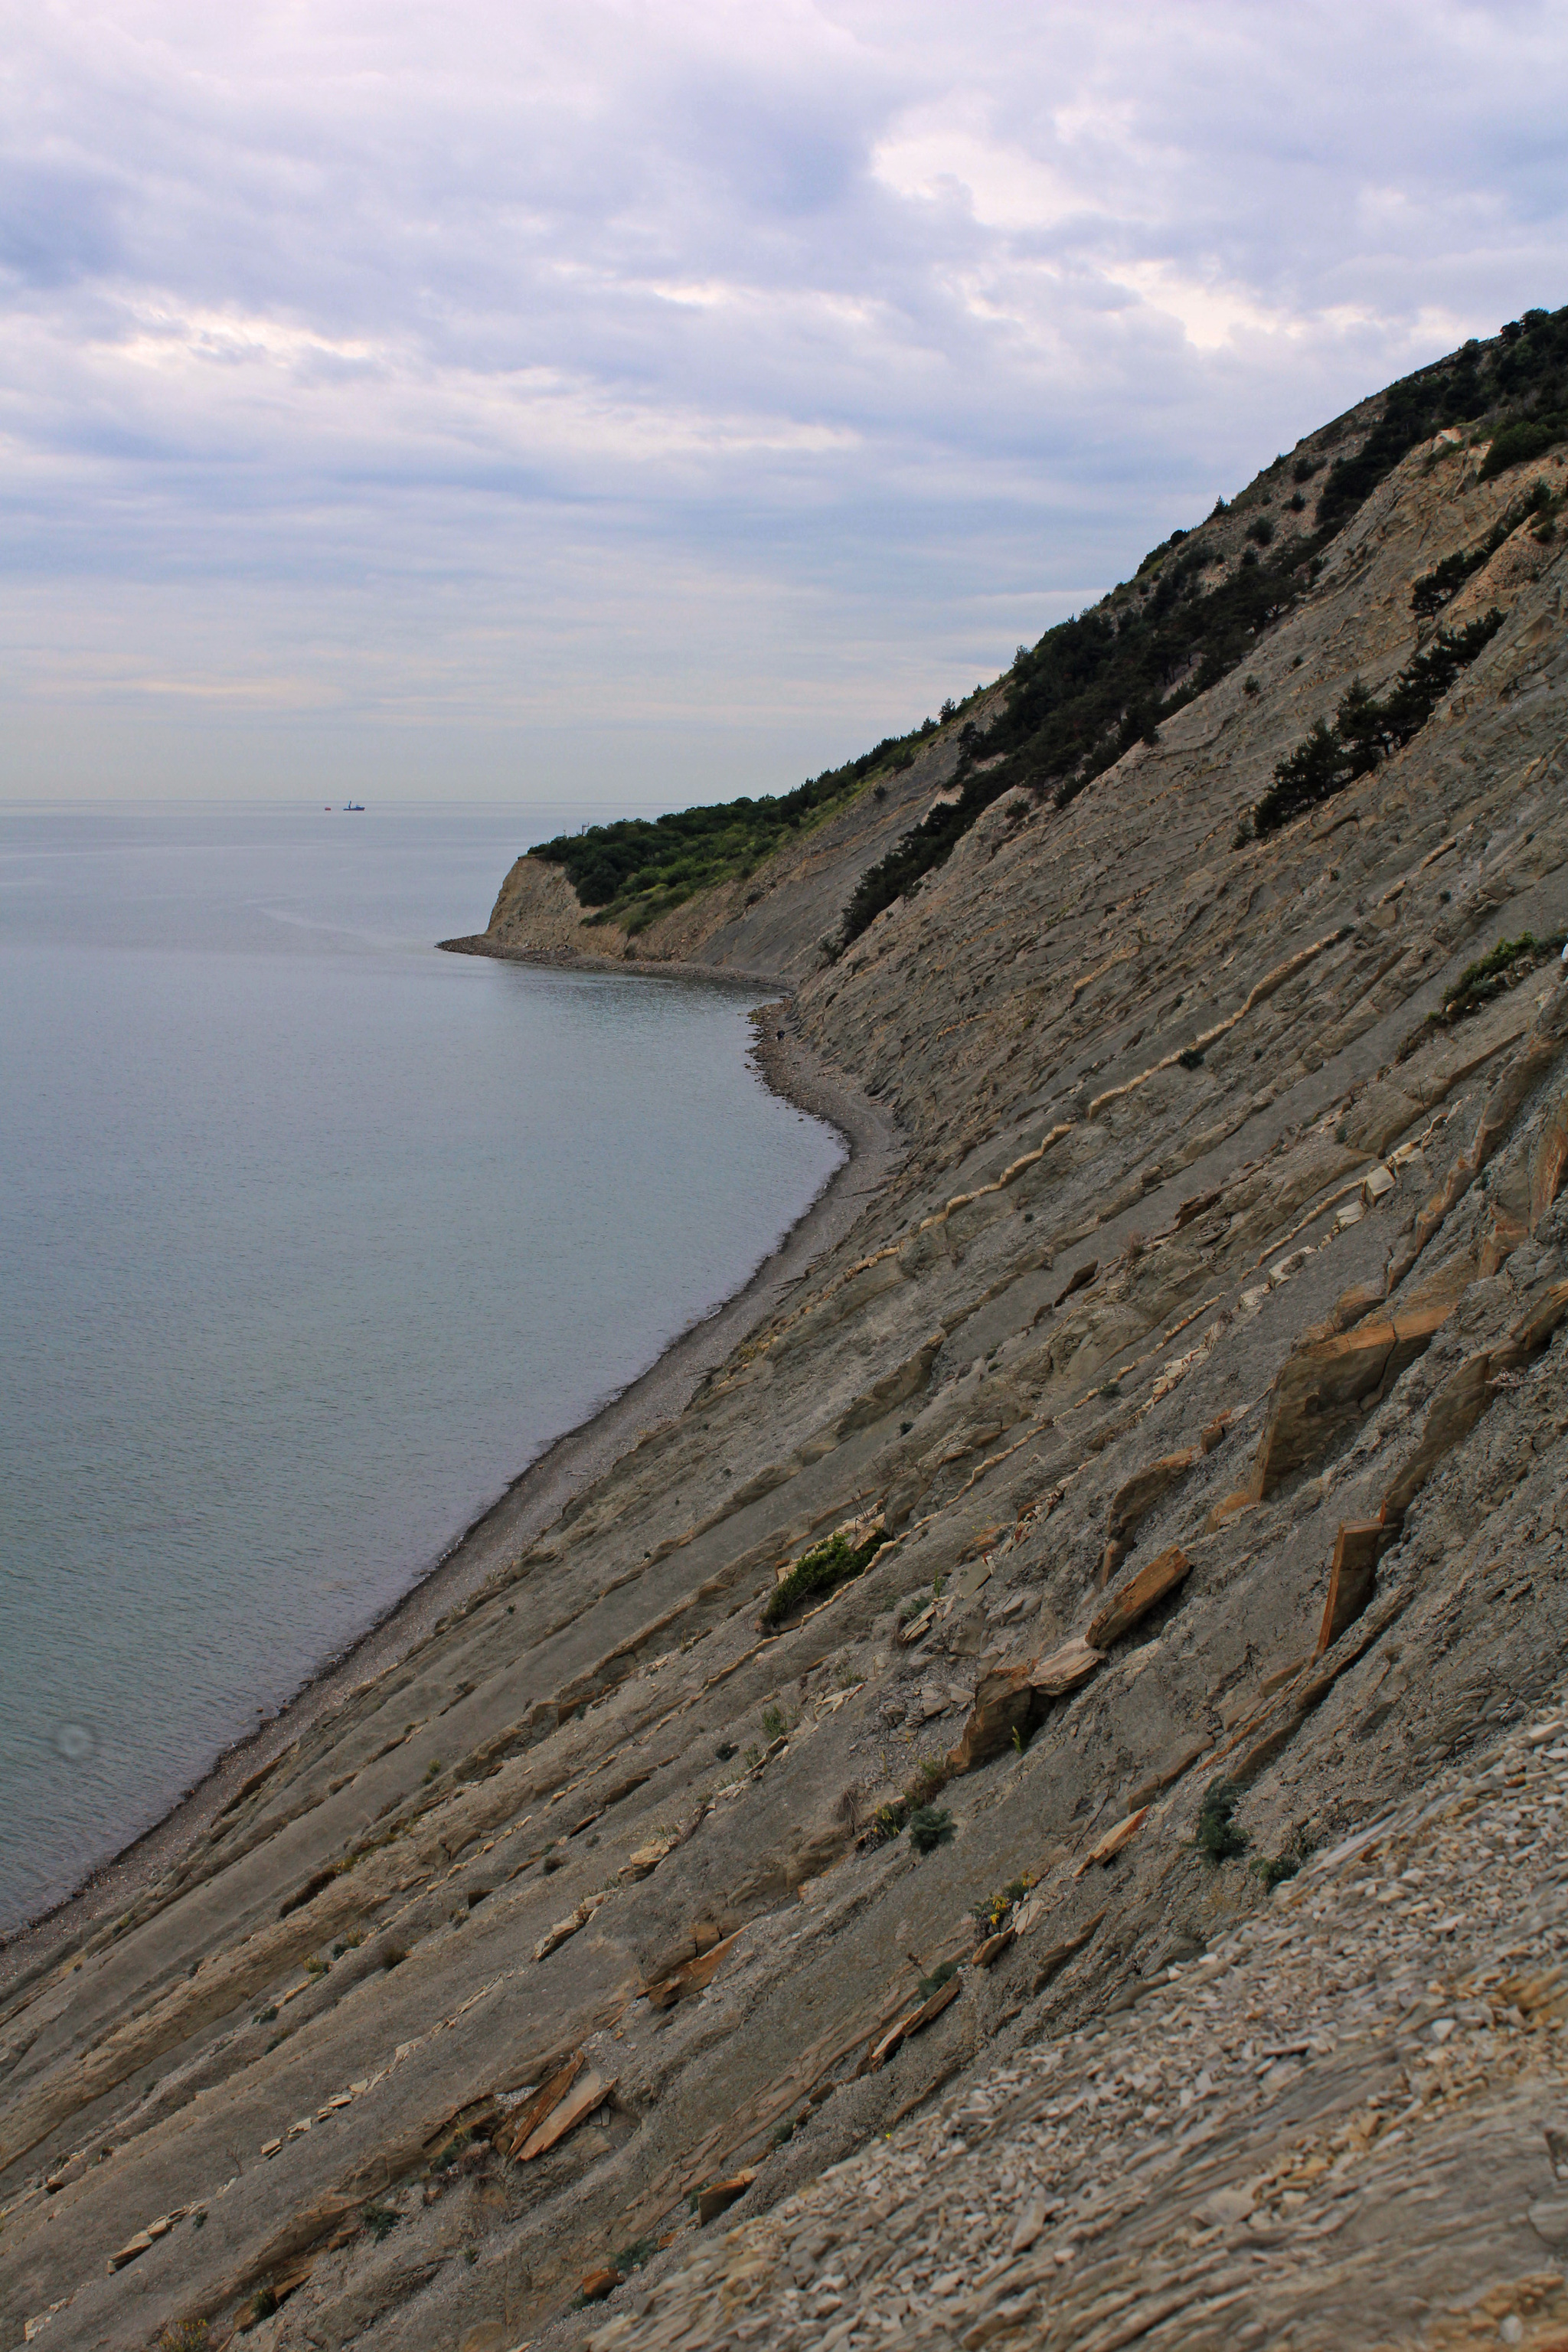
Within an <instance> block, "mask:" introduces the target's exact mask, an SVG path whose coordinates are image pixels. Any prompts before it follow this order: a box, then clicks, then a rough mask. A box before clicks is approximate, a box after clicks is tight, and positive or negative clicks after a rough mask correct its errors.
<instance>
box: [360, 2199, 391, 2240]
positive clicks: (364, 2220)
mask: <svg viewBox="0 0 1568 2352" xmlns="http://www.w3.org/2000/svg"><path fill="white" fill-rule="evenodd" d="M359 2218H360V2222H361V2225H362V2227H363V2228H364V2229H366V2230H368V2231H370V2234H371V2236H372V2237H373V2238H374V2240H375V2242H376V2244H377V2245H378V2246H379V2245H380V2243H381V2242H382V2240H383V2238H384V2237H385V2236H386V2234H387V2232H388V2231H389V2230H395V2229H396V2227H397V2215H396V2214H395V2212H394V2210H393V2209H392V2207H391V2206H390V2205H366V2206H365V2207H363V2210H361V2213H360V2217H359Z"/></svg>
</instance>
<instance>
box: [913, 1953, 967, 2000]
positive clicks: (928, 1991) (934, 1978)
mask: <svg viewBox="0 0 1568 2352" xmlns="http://www.w3.org/2000/svg"><path fill="white" fill-rule="evenodd" d="M957 1974H958V1962H957V1961H956V1960H943V1961H942V1963H941V1965H940V1967H937V1968H934V1969H932V1970H931V1974H930V1976H929V1977H921V1980H920V1982H919V1984H917V1985H916V1987H915V1990H916V1991H917V1992H918V1993H919V1995H920V1997H921V2000H930V1999H931V1995H932V1993H933V1992H940V1991H941V1990H942V1987H943V1985H944V1984H949V1983H951V1982H952V1979H953V1978H954V1977H955V1976H956V1975H957Z"/></svg>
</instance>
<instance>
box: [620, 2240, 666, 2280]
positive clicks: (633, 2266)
mask: <svg viewBox="0 0 1568 2352" xmlns="http://www.w3.org/2000/svg"><path fill="white" fill-rule="evenodd" d="M657 2253H658V2239H657V2238H634V2239H633V2240H632V2242H631V2244H630V2245H629V2246H623V2247H622V2248H621V2250H620V2252H618V2253H615V2254H612V2255H611V2256H610V2268H611V2269H612V2270H613V2271H619V2273H620V2274H621V2276H622V2277H623V2278H629V2277H630V2276H631V2274H632V2273H633V2271H640V2270H641V2268H642V2266H643V2264H644V2263H651V2262H652V2260H653V2258H654V2256H655V2254H657Z"/></svg>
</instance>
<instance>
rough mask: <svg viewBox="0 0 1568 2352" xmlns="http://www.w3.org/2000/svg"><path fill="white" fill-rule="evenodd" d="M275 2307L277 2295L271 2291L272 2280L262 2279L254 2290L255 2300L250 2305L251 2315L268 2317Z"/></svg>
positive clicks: (257, 2317) (262, 2317)
mask: <svg viewBox="0 0 1568 2352" xmlns="http://www.w3.org/2000/svg"><path fill="white" fill-rule="evenodd" d="M277 2308H278V2297H277V2295H276V2294H274V2293H273V2291H272V2282H271V2280H270V2279H264V2280H263V2282H262V2284H260V2285H259V2286H258V2288H257V2290H256V2300H255V2301H254V2302H253V2303H252V2305H251V2306H250V2313H251V2317H252V2318H253V2319H270V2318H271V2316H272V2315H273V2313H274V2312H275V2311H276V2310H277Z"/></svg>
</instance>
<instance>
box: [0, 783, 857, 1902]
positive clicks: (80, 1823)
mask: <svg viewBox="0 0 1568 2352" xmlns="http://www.w3.org/2000/svg"><path fill="white" fill-rule="evenodd" d="M620 813H622V812H618V811H616V812H607V811H603V812H602V811H598V810H595V811H591V812H584V811H575V812H572V813H570V814H569V813H567V812H565V811H562V810H556V809H542V808H539V807H537V806H536V807H533V808H531V809H505V808H495V807H484V808H479V807H472V808H467V809H461V808H460V809H456V810H453V809H439V810H438V809H434V808H427V807H409V806H406V805H405V806H401V807H389V808H387V809H385V810H379V809H376V808H374V807H373V808H372V809H370V810H368V811H367V812H365V814H363V815H360V814H354V815H349V814H345V813H343V812H342V810H341V809H339V810H334V811H333V812H332V813H331V814H327V813H326V812H325V811H324V810H323V809H322V808H321V806H320V805H319V804H318V805H317V806H316V807H314V808H306V809H298V808H275V807H265V806H233V807H226V806H223V805H221V804H212V805H208V806H201V807H179V806H170V805H164V806H155V807H153V806H144V807H101V808H86V807H77V808H71V809H66V810H57V811H52V812H45V811H41V810H30V809H26V808H16V807H13V808H10V809H5V810H0V991H3V1001H4V1004H5V1019H4V1021H3V1022H0V1090H3V1091H0V1099H3V1100H4V1102H5V1106H6V1111H5V1118H4V1121H3V1122H0V1281H3V1283H4V1297H5V1341H4V1345H3V1347H0V1474H3V1477H4V1487H5V1501H4V1507H3V1514H4V1515H3V1521H0V1785H3V1786H4V1788H5V1797H6V1802H5V1807H4V1808H3V1809H0V1928H4V1927H10V1926H14V1925H15V1924H16V1923H17V1922H18V1921H19V1920H20V1919H22V1918H24V1917H26V1916H30V1915H32V1914H33V1913H35V1912H36V1911H37V1909H39V1908H40V1907H41V1906H44V1905H46V1904H47V1903H48V1902H51V1901H54V1900H56V1899H58V1897H60V1896H61V1895H64V1894H66V1893H67V1892H68V1890H69V1888H70V1887H71V1886H72V1885H75V1884H76V1883H77V1882H78V1881H79V1879H80V1878H81V1877H82V1875H83V1874H85V1873H86V1872H87V1871H89V1869H90V1868H91V1867H93V1866H94V1865H95V1864H98V1863H100V1862H101V1861H103V1860H104V1859H106V1858H107V1857H108V1856H109V1855H110V1853H113V1852H115V1851H116V1850H118V1849H119V1847H121V1845H122V1844H123V1843H125V1841H126V1839H127V1838H129V1837H131V1836H132V1835H134V1834H136V1833H137V1832H139V1831H141V1830H142V1829H143V1828H145V1827H147V1826H148V1825H149V1824H150V1823H151V1822H153V1821H155V1820H157V1819H158V1818H159V1817H160V1816H161V1814H162V1813H163V1811H166V1809H167V1807H168V1806H169V1804H170V1803H171V1802H172V1801H174V1799H175V1797H176V1796H177V1795H178V1794H179V1793H180V1791H181V1790H184V1788H186V1787H187V1786H189V1784H190V1783H191V1781H192V1780H194V1779H195V1778H196V1777H197V1776H198V1775H199V1774H200V1772H201V1771H202V1770H203V1769H205V1766H206V1765H207V1764H208V1763H210V1761H211V1760H212V1759H213V1758H214V1757H215V1756H216V1754H217V1753H218V1752H219V1751H220V1750H221V1749H222V1748H224V1747H225V1746H226V1745H227V1744H228V1743H230V1742H231V1741H232V1740H234V1739H235V1738H239V1737H241V1736H243V1735H244V1734H245V1733H246V1732H247V1731H249V1730H250V1729H252V1728H253V1727H255V1725H256V1723H257V1722H258V1719H259V1718H260V1717H261V1716H262V1715H263V1714H265V1713H269V1712H270V1711H272V1710H273V1709H275V1708H276V1707H277V1706H279V1705H281V1704H282V1703H283V1702H284V1701H285V1700H286V1699H287V1698H288V1697H289V1695H290V1694H291V1693H292V1692H294V1691H295V1690H296V1689H298V1687H299V1686H300V1683H301V1682H302V1681H303V1680H304V1679H305V1678H306V1677H307V1676H308V1675H310V1672H311V1671H312V1670H313V1669H314V1668H315V1667H316V1666H317V1665H318V1664H321V1662H322V1661H323V1660H324V1659H325V1658H327V1657H328V1656H330V1655H331V1654H333V1653H334V1652H336V1651H339V1650H341V1649H342V1646H343V1645H344V1644H345V1643H348V1642H350V1641H352V1640H353V1637H354V1636H355V1635H356V1634H357V1633H360V1632H362V1631H363V1629H364V1628H365V1627H366V1626H367V1625H368V1624H370V1623H371V1622H373V1621H374V1619H375V1618H376V1617H378V1616H379V1615H381V1614H382V1613H383V1612H384V1611H385V1610H386V1609H387V1608H388V1607H389V1606H391V1605H392V1604H393V1603H394V1602H395V1601H396V1600H397V1599H398V1598H399V1596H400V1595H401V1594H402V1593H404V1592H405V1591H406V1590H407V1589H408V1587H409V1586H410V1584H411V1583H412V1582H413V1581H414V1580H416V1578H417V1577H418V1576H419V1574H420V1573H421V1572H422V1571H424V1570H426V1569H427V1568H428V1567H429V1566H430V1565H432V1563H433V1562H434V1561H435V1560H436V1559H437V1558H438V1557H439V1556H440V1554H441V1553H442V1552H443V1550H445V1549H446V1548H447V1546H448V1545H449V1544H450V1543H451V1541H452V1540H453V1539H454V1538H456V1537H457V1536H458V1534H459V1533H460V1532H461V1530H462V1528H464V1527H465V1526H466V1525H467V1524H468V1521H469V1520H470V1519H471V1518H472V1517H474V1515H475V1514H476V1512H477V1511H478V1510H479V1509H480V1508H481V1507H483V1506H484V1505H485V1504H486V1503H487V1502H488V1501H489V1500H490V1499H492V1498H493V1497H494V1496H496V1495H497V1494H498V1493H499V1492H500V1490H501V1489H502V1487H503V1486H505V1485H506V1483H507V1482H508V1480H509V1479H510V1478H511V1477H512V1476H514V1475H516V1474H517V1473H518V1472H519V1471H521V1469H522V1468H523V1467H524V1466H525V1465H527V1464H528V1463H529V1462H530V1461H531V1460H532V1459H534V1458H535V1457H536V1456H537V1455H538V1454H540V1453H541V1452H542V1450H543V1449H544V1447H545V1446H546V1445H547V1444H549V1443H550V1442H551V1440H552V1438H554V1437H555V1436H557V1435H559V1434H560V1433H562V1432H563V1431H564V1430H566V1429H568V1428H571V1427H573V1426H574V1425H575V1424H577V1423H580V1422H581V1421H582V1420H583V1419H584V1417H585V1416H586V1415H587V1414H588V1413H589V1412H592V1411H593V1409H594V1408H595V1405H596V1404H597V1403H599V1402H602V1401H603V1400H604V1399H605V1397H606V1396H608V1395H610V1394H611V1393H613V1392H615V1391H616V1390H618V1389H619V1388H621V1387H623V1386H624V1385H625V1384H626V1381H629V1380H630V1379H632V1378H633V1377H634V1376H635V1375H636V1374H637V1372H638V1371H640V1370H642V1369H644V1368H645V1367H646V1366H647V1364H648V1363H650V1362H651V1361H652V1360H654V1359H655V1358H656V1357H657V1356H658V1353H659V1352H660V1350H661V1349H663V1348H664V1347H665V1346H666V1345H667V1344H668V1341H669V1340H670V1339H672V1338H674V1337H675V1335H676V1334H677V1333H678V1332H679V1331H680V1330H681V1329H682V1328H685V1327H686V1326H687V1325H689V1323H690V1322H691V1321H692V1320H693V1318H697V1317H699V1316H701V1315H702V1314H704V1313H706V1312H707V1311H708V1310H709V1309H710V1308H711V1307H714V1306H715V1305H716V1304H717V1303H718V1302H719V1301H720V1300H721V1299H722V1298H724V1297H728V1296H729V1295H730V1294H731V1292H733V1291H734V1290H735V1289H736V1288H737V1287H738V1286H740V1285H741V1284H742V1282H743V1281H744V1280H745V1278H746V1276H748V1274H749V1273H750V1272H751V1271H752V1268H753V1267H754V1266H755V1265H757V1264H758V1263H759V1261H760V1260H761V1259H762V1258H763V1256H764V1255H766V1254H767V1253H768V1251H769V1250H770V1249H771V1248H772V1247H773V1244H775V1242H776V1241H777V1240H778V1239H779V1237H780V1236H781V1234H783V1233H784V1231H785V1230H786V1229H787V1228H788V1227H789V1226H790V1225H791V1224H792V1223H794V1222H795V1219H796V1218H797V1217H798V1216H799V1215H800V1214H801V1213H802V1212H803V1211H804V1210H805V1207H806V1206H807V1204H808V1202H810V1201H811V1199H812V1198H813V1197H814V1195H815V1194H816V1192H818V1191H819V1190H820V1188H821V1186H822V1184H823V1183H824V1182H825V1181H826V1179H827V1177H828V1176H829V1175H830V1174H831V1173H832V1171H833V1170H834V1168H835V1167H836V1166H837V1164H838V1162H839V1160H841V1158H842V1156H843V1147H842V1145H841V1143H840V1141H839V1139H838V1138H837V1136H836V1135H835V1134H834V1133H833V1132H832V1130H831V1129H827V1128H826V1127H824V1126H823V1125H821V1124H820V1123H819V1122H817V1121H816V1120H813V1119H809V1118H805V1117H803V1116H802V1115H801V1114H800V1113H799V1112H797V1111H795V1109H794V1108H791V1107H790V1106H789V1105H788V1104H786V1103H784V1102H783V1101H781V1100H780V1099H779V1098H778V1097H776V1096H774V1095H773V1094H771V1093H770V1092H769V1091H768V1090H767V1088H766V1087H764V1086H763V1083H762V1081H761V1079H760V1078H759V1077H758V1076H757V1075H756V1073H755V1071H754V1070H753V1069H752V1066H751V1065H750V1063H749V1061H748V1058H747V1055H748V1048H749V1045H750V1043H751V1034H752V1033H751V1026H750V1023H749V1021H748V1019H747V1011H748V1006H749V1004H750V1003H751V1001H752V998H753V997H754V996H755V993H756V992H755V990H752V991H751V992H747V991H744V990H738V989H733V988H729V987H721V986H710V985H706V984H693V983H690V982H670V981H658V980H649V979H646V978H637V979H630V978H628V979H626V980H622V979H620V978H619V977H617V976H616V975H613V974H597V973H595V974H587V973H583V974H569V973H557V972H547V971H535V970H531V969H526V968H521V967H519V966H516V965H509V964H501V963H492V962H488V961H473V960H470V959H468V958H462V957H454V956H444V955H441V954H439V953H437V952H436V951H435V950H434V948H433V945H432V942H433V941H434V940H436V939H437V938H438V937H441V936H445V935H447V934H449V933H452V932H456V931H464V930H471V929H476V928H478V927H479V926H480V925H482V923H483V921H484V919H485V917H486V915H487V914H488V912H489V903H490V900H491V898H493V896H494V893H495V890H496V887H497V886H498V884H499V882H500V877H501V876H502V874H503V873H504V871H505V869H506V866H507V865H508V863H509V862H510V858H511V857H512V856H514V855H515V854H516V852H517V851H518V850H519V849H520V848H521V847H522V846H524V845H526V843H527V842H528V841H530V840H532V839H539V838H542V837H544V836H545V835H548V834H550V833H552V832H555V831H558V830H560V829H561V826H562V824H563V823H565V822H581V821H582V819H583V817H584V814H588V815H593V816H598V815H601V814H620Z"/></svg>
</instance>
